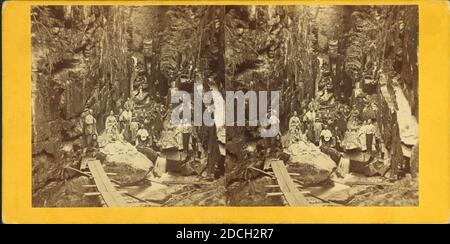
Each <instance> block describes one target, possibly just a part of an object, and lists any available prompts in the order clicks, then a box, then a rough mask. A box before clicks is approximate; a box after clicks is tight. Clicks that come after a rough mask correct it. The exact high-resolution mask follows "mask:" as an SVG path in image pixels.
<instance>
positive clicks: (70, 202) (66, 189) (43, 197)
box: [32, 176, 101, 207]
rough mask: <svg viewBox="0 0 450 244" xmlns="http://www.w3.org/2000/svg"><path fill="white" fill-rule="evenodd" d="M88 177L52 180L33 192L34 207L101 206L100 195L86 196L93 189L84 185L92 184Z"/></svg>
mask: <svg viewBox="0 0 450 244" xmlns="http://www.w3.org/2000/svg"><path fill="white" fill-rule="evenodd" d="M90 184H92V181H91V180H89V178H87V177H84V176H82V177H77V178H73V179H69V180H66V181H52V182H50V183H49V184H47V185H45V186H44V187H42V188H41V189H39V190H38V191H36V192H34V193H33V203H32V204H33V207H100V206H101V202H100V200H99V198H98V197H96V196H91V197H86V196H84V193H86V192H89V191H92V190H91V189H89V188H86V187H83V185H90Z"/></svg>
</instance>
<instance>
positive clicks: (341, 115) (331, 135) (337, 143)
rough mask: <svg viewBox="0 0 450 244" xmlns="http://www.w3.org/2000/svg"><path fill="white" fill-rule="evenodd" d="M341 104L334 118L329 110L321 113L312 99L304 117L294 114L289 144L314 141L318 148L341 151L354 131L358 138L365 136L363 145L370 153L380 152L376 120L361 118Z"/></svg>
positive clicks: (290, 120)
mask: <svg viewBox="0 0 450 244" xmlns="http://www.w3.org/2000/svg"><path fill="white" fill-rule="evenodd" d="M339 105H340V106H338V107H337V109H336V110H335V111H334V113H333V115H331V111H330V110H328V109H326V110H325V112H324V113H320V114H319V112H318V105H317V102H316V101H315V100H314V99H312V100H311V102H310V103H309V104H308V106H307V110H304V111H303V114H302V115H300V116H299V115H298V114H297V112H296V111H294V112H293V114H292V116H291V118H290V119H289V135H290V142H291V143H295V142H298V141H300V140H301V141H304V142H312V143H314V144H316V145H317V146H319V147H327V148H333V149H335V150H337V151H339V152H342V151H344V149H343V147H342V141H343V140H344V137H345V134H346V133H347V132H352V133H356V134H357V138H362V136H364V137H365V141H364V143H361V144H364V145H366V146H365V148H366V150H367V152H368V153H369V154H371V155H374V154H376V153H378V152H379V151H380V141H381V139H380V135H379V132H378V129H377V126H376V121H375V119H373V118H362V116H361V114H360V113H359V112H358V110H357V109H356V107H352V109H351V110H350V108H349V107H348V106H346V105H341V104H339ZM361 121H362V124H361ZM374 145H375V149H376V151H375V152H374V151H373V146H374Z"/></svg>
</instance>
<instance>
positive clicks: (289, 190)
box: [270, 160, 308, 206]
mask: <svg viewBox="0 0 450 244" xmlns="http://www.w3.org/2000/svg"><path fill="white" fill-rule="evenodd" d="M270 165H271V167H272V170H273V173H274V174H275V177H276V179H277V182H278V185H279V187H280V190H281V191H282V193H283V195H284V197H285V198H286V201H287V203H288V204H289V205H290V206H305V205H308V201H307V200H306V198H305V196H304V195H303V193H302V192H300V191H299V190H298V188H297V185H296V184H294V181H292V178H291V176H290V174H289V173H288V171H287V169H286V166H285V165H284V162H283V161H282V160H272V161H271V162H270Z"/></svg>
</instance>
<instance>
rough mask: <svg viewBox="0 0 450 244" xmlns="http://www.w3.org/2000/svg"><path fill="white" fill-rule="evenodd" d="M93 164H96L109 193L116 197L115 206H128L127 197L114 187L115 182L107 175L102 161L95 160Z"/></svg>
mask: <svg viewBox="0 0 450 244" xmlns="http://www.w3.org/2000/svg"><path fill="white" fill-rule="evenodd" d="M88 164H89V163H88ZM92 164H95V167H96V169H97V172H98V173H99V176H100V177H101V179H102V182H103V184H104V186H105V188H106V190H107V192H108V194H109V195H110V196H111V197H112V198H113V199H114V202H115V203H116V206H114V207H124V206H126V205H127V203H126V201H125V199H124V198H123V197H122V196H121V195H120V193H119V192H118V191H117V190H116V188H114V186H113V184H112V183H111V181H110V180H109V178H108V176H107V175H106V172H105V170H104V169H103V166H102V165H101V164H100V161H98V160H96V161H93V163H92Z"/></svg>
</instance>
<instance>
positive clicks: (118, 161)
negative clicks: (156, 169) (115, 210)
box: [100, 141, 153, 185]
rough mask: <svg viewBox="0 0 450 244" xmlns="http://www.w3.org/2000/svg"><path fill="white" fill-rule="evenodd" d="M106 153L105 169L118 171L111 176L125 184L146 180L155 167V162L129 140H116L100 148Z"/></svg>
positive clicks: (112, 171)
mask: <svg viewBox="0 0 450 244" xmlns="http://www.w3.org/2000/svg"><path fill="white" fill-rule="evenodd" d="M100 151H101V152H102V153H104V154H105V155H106V161H105V165H104V169H105V171H106V172H111V173H116V174H117V175H113V176H111V178H112V179H114V180H118V181H119V182H120V183H122V184H123V185H132V184H136V183H138V182H141V181H142V180H144V179H145V178H146V176H147V174H148V173H149V170H150V169H151V168H152V167H153V162H152V161H151V160H150V159H149V158H148V157H147V156H145V155H144V154H142V153H141V152H139V151H138V150H137V149H136V148H135V147H134V146H132V145H131V144H130V143H127V142H121V141H115V142H112V143H108V144H106V145H105V146H104V147H102V148H100Z"/></svg>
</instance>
